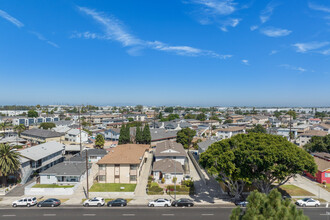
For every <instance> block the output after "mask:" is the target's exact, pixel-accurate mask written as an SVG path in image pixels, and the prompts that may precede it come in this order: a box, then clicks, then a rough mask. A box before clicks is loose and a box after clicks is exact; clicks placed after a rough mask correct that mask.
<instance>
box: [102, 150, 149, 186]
mask: <svg viewBox="0 0 330 220" xmlns="http://www.w3.org/2000/svg"><path fill="white" fill-rule="evenodd" d="M149 147H150V146H149V145H143V144H123V145H118V146H117V147H115V148H113V149H111V151H110V152H109V153H108V154H107V155H105V156H104V157H103V158H102V159H101V160H99V162H97V164H98V166H99V172H98V176H97V180H98V182H99V183H137V182H138V178H139V176H140V174H141V170H142V167H143V164H144V163H145V162H146V160H147V152H148V151H149Z"/></svg>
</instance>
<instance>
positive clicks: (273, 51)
mask: <svg viewBox="0 0 330 220" xmlns="http://www.w3.org/2000/svg"><path fill="white" fill-rule="evenodd" d="M277 53H278V51H277V50H272V51H270V53H269V55H274V54H277Z"/></svg>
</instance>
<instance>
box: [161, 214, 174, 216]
mask: <svg viewBox="0 0 330 220" xmlns="http://www.w3.org/2000/svg"><path fill="white" fill-rule="evenodd" d="M162 215H163V216H174V214H162Z"/></svg>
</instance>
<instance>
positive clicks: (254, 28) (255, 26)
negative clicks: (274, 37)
mask: <svg viewBox="0 0 330 220" xmlns="http://www.w3.org/2000/svg"><path fill="white" fill-rule="evenodd" d="M258 28H259V26H258V25H253V26H251V27H250V30H251V31H255V30H257V29H258Z"/></svg>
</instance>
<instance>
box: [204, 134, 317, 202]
mask: <svg viewBox="0 0 330 220" xmlns="http://www.w3.org/2000/svg"><path fill="white" fill-rule="evenodd" d="M200 163H201V164H202V165H203V166H204V167H206V168H207V169H208V170H209V171H210V172H211V173H213V174H215V173H216V174H218V176H219V177H220V179H221V180H222V181H223V182H224V183H225V185H226V186H228V185H230V184H231V182H233V181H236V180H238V181H244V182H245V183H247V184H253V185H254V186H255V187H257V188H258V189H259V191H260V192H263V193H269V192H270V190H272V189H273V188H278V187H279V186H281V185H283V184H285V183H286V182H287V181H288V180H289V179H290V178H292V177H294V176H295V175H296V174H302V173H303V172H304V171H307V172H309V173H311V174H315V173H316V171H317V167H316V164H315V162H314V158H313V157H312V156H311V155H310V154H308V153H307V152H306V151H305V150H303V149H301V148H299V147H297V146H296V145H294V144H292V143H291V142H289V141H288V140H286V139H285V138H283V137H281V136H277V135H270V134H263V133H249V134H238V135H235V136H234V137H232V138H230V139H225V140H222V141H219V142H216V143H214V144H212V145H211V146H210V147H209V148H208V150H207V151H206V152H204V153H202V154H201V157H200ZM234 183H235V184H237V183H236V182H234ZM228 188H229V189H230V187H228ZM235 195H236V194H235ZM236 197H237V195H236Z"/></svg>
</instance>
